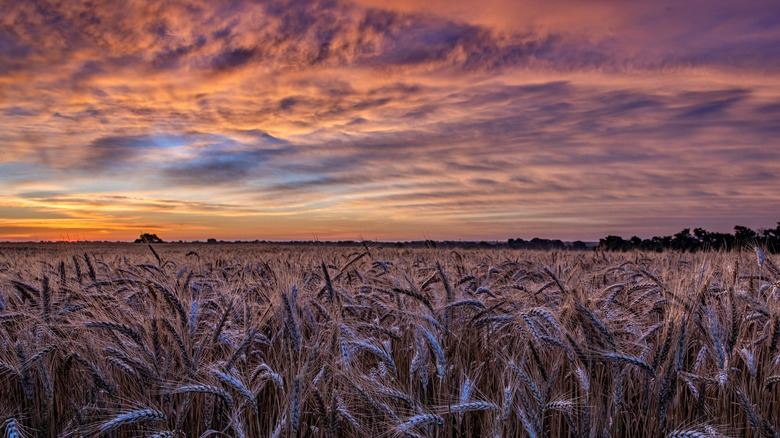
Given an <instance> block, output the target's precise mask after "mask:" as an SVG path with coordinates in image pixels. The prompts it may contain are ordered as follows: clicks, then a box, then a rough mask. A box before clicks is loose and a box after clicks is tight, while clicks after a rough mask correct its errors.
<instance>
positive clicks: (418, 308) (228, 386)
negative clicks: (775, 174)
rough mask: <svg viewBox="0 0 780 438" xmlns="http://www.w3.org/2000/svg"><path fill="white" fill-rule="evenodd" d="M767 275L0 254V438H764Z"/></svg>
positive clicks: (402, 254)
mask: <svg viewBox="0 0 780 438" xmlns="http://www.w3.org/2000/svg"><path fill="white" fill-rule="evenodd" d="M778 263H780V260H778V259H777V256H773V255H769V254H766V255H765V256H764V258H763V260H762V262H761V263H760V264H759V261H758V260H757V255H756V252H752V251H743V252H731V253H715V252H700V253H695V254H687V253H638V252H629V253H603V252H534V251H512V250H449V249H448V250H441V249H439V250H437V249H404V248H390V247H386V248H381V247H367V246H356V247H352V248H335V247H327V246H317V247H314V246H312V247H292V246H281V245H251V244H225V245H222V244H216V245H205V244H204V245H194V244H160V245H153V246H152V247H151V248H150V246H148V245H144V244H83V243H82V244H2V245H0V292H1V293H0V343H1V344H2V348H1V349H0V420H2V421H3V423H2V425H0V428H1V429H0V433H3V434H4V436H22V437H35V436H40V437H58V436H73V437H78V436H84V437H87V436H111V437H136V436H144V437H176V436H180V437H185V436H186V437H199V436H217V437H224V436H228V437H245V436H246V437H267V436H279V437H303V436H316V437H341V436H343V437H400V436H405V437H513V436H521V437H522V436H530V437H541V436H554V437H557V436H564V437H565V436H572V437H591V436H594V437H609V436H613V437H621V436H634V437H642V436H651V437H671V436H674V437H679V438H682V437H722V436H727V437H760V436H778V430H780V405H778V402H779V401H780V389H778V388H780V355H779V353H780V304H779V303H778V300H780V270H778V268H777V266H776V265H777V264H778Z"/></svg>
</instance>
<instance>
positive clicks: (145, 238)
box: [135, 233, 163, 243]
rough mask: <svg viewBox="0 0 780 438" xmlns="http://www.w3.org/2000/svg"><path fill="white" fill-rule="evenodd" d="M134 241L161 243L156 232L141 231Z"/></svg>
mask: <svg viewBox="0 0 780 438" xmlns="http://www.w3.org/2000/svg"><path fill="white" fill-rule="evenodd" d="M135 243H163V240H162V239H160V238H159V237H157V234H150V233H143V234H141V236H140V237H139V238H137V239H135Z"/></svg>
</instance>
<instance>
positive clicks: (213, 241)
mask: <svg viewBox="0 0 780 438" xmlns="http://www.w3.org/2000/svg"><path fill="white" fill-rule="evenodd" d="M206 243H217V239H215V238H213V237H212V238H210V239H208V240H206Z"/></svg>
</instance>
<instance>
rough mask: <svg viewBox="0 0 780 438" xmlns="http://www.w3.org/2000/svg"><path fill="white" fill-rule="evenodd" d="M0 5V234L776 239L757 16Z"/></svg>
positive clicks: (669, 9) (773, 44)
mask: <svg viewBox="0 0 780 438" xmlns="http://www.w3.org/2000/svg"><path fill="white" fill-rule="evenodd" d="M386 3H388V2H380V1H378V0H357V1H355V2H350V1H338V0H336V1H312V2H292V1H273V0H270V1H261V2H241V1H238V2H227V1H215V2H211V1H202V2H197V1H196V2H189V1H182V2H165V3H159V2H153V1H148V0H134V1H130V2H129V3H127V4H125V3H123V4H121V5H120V4H115V3H114V2H108V1H106V2H101V1H98V2H79V1H72V2H63V3H62V4H61V5H60V6H55V5H46V4H38V3H33V2H13V3H10V4H9V5H8V6H7V7H6V8H5V9H7V11H5V13H4V14H3V16H2V17H0V127H2V131H1V132H0V240H66V239H71V240H72V239H74V238H77V239H87V240H91V239H95V240H132V239H134V238H136V237H137V236H138V235H139V234H141V233H143V232H154V233H157V234H159V235H160V236H161V237H163V238H164V239H166V240H179V239H185V240H190V239H200V240H203V239H206V238H209V237H214V238H218V239H226V240H254V239H311V238H313V237H315V236H316V237H317V238H319V239H358V238H361V237H362V238H366V239H387V240H406V239H415V240H417V239H422V238H424V236H428V237H430V238H434V239H469V240H471V239H480V240H481V239H486V240H493V239H501V240H503V239H506V238H508V237H524V238H530V237H534V236H538V237H548V238H562V239H587V240H591V239H596V238H598V237H603V236H605V235H607V234H628V233H632V234H639V235H643V236H649V235H653V234H672V233H674V232H677V231H679V230H680V229H682V228H687V227H704V228H707V229H711V230H714V231H728V230H729V229H730V228H731V227H732V226H733V225H737V224H739V225H745V226H749V227H752V228H759V227H772V226H774V224H775V223H776V222H777V221H778V220H780V195H778V194H777V187H780V181H778V172H777V169H778V164H780V141H779V140H778V138H779V135H778V134H780V130H779V128H778V127H780V26H778V24H777V19H778V17H780V5H778V4H777V2H775V1H751V2H741V3H734V2H731V1H725V0H715V1H706V2H705V1H703V0H702V1H690V2H685V3H683V4H680V3H679V2H646V3H636V4H628V3H626V2H620V1H601V2H587V3H584V2H579V1H557V2H542V1H540V0H531V1H523V2H515V1H508V0H484V1H480V2H475V1H471V0H454V1H443V0H433V1H430V2H417V1H415V2H412V1H397V2H391V3H392V6H388V5H387V4H386Z"/></svg>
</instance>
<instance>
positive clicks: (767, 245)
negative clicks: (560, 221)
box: [595, 222, 780, 253]
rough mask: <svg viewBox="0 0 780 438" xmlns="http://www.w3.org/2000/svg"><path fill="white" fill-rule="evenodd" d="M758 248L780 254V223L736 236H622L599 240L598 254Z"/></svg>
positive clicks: (739, 230)
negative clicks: (607, 252)
mask: <svg viewBox="0 0 780 438" xmlns="http://www.w3.org/2000/svg"><path fill="white" fill-rule="evenodd" d="M754 246H758V247H761V248H763V249H764V250H766V251H768V252H771V253H778V252H780V222H778V223H777V227H775V228H774V229H765V230H759V231H754V230H752V229H750V228H748V227H743V226H741V225H737V226H735V227H734V234H730V233H716V232H710V231H707V230H705V229H703V228H694V229H693V232H691V230H690V228H685V229H683V230H682V231H680V232H679V233H677V234H675V235H673V236H655V237H652V238H650V239H641V238H639V237H637V236H634V237H632V238H630V239H628V240H626V239H623V238H622V237H620V236H607V237H605V238H603V239H600V240H599V244H598V245H597V246H596V248H595V249H596V250H600V251H631V250H640V251H657V252H661V251H665V250H677V251H689V252H696V251H708V250H715V251H717V250H725V251H731V250H734V249H739V248H753V247H754Z"/></svg>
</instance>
